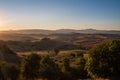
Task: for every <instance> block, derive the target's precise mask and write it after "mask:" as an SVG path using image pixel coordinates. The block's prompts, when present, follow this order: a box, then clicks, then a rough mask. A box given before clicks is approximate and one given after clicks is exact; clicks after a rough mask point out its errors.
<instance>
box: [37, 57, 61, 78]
mask: <svg viewBox="0 0 120 80" xmlns="http://www.w3.org/2000/svg"><path fill="white" fill-rule="evenodd" d="M39 75H40V77H41V78H43V79H48V80H57V79H58V77H59V75H60V71H59V68H58V66H57V65H56V64H55V63H54V62H53V61H52V59H50V57H49V56H48V55H47V56H44V57H42V59H41V61H40V69H39Z"/></svg>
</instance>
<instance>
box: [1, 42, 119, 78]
mask: <svg viewBox="0 0 120 80" xmlns="http://www.w3.org/2000/svg"><path fill="white" fill-rule="evenodd" d="M7 49H8V48H6V50H7ZM1 50H2V48H1ZM54 51H55V52H56V53H55V55H38V54H36V53H32V54H30V55H27V56H22V57H21V63H20V64H16V63H10V62H9V63H8V61H4V60H2V59H1V61H0V80H37V79H42V80H78V79H95V78H108V79H111V78H117V79H116V80H118V78H119V76H120V74H119V72H120V40H112V41H107V42H104V43H102V44H99V45H96V46H95V47H93V48H92V49H90V50H89V51H88V52H85V51H80V50H77V51H75V50H74V51H73V52H71V53H70V54H66V55H60V54H58V53H59V51H58V50H54ZM85 53H87V54H88V56H84V54H85ZM14 55H15V53H14Z"/></svg>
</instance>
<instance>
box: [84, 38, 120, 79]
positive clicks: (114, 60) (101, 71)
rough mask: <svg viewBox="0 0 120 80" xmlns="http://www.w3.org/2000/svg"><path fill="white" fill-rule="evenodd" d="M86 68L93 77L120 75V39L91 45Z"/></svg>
mask: <svg viewBox="0 0 120 80" xmlns="http://www.w3.org/2000/svg"><path fill="white" fill-rule="evenodd" d="M86 69H87V71H88V73H89V75H91V77H93V78H107V77H116V76H120V74H119V72H120V40H112V41H108V42H104V43H102V44H100V45H97V46H95V47H93V48H92V49H91V50H90V51H89V58H88V60H87V63H86Z"/></svg>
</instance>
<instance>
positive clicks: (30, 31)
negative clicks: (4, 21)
mask: <svg viewBox="0 0 120 80" xmlns="http://www.w3.org/2000/svg"><path fill="white" fill-rule="evenodd" d="M1 32H2V33H6V32H10V33H18V34H56V33H63V34H68V33H85V34H120V30H96V29H83V30H75V29H58V30H44V29H23V30H8V31H1Z"/></svg>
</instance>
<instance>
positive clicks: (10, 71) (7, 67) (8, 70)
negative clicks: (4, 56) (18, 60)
mask: <svg viewBox="0 0 120 80" xmlns="http://www.w3.org/2000/svg"><path fill="white" fill-rule="evenodd" d="M19 74H20V69H19V68H18V66H17V65H15V64H12V63H6V62H2V64H1V66H0V76H1V77H0V78H1V79H2V80H9V79H10V80H18V78H19Z"/></svg>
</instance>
